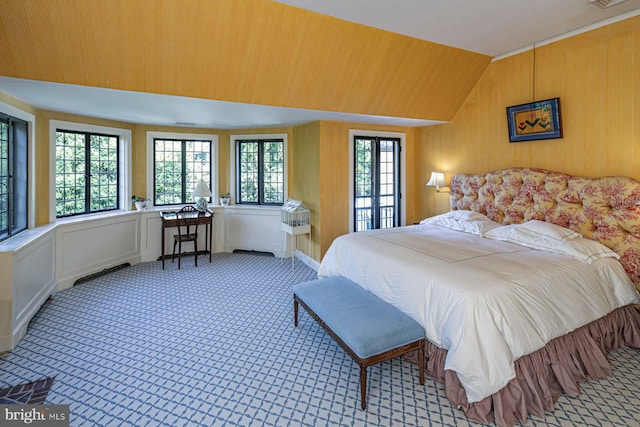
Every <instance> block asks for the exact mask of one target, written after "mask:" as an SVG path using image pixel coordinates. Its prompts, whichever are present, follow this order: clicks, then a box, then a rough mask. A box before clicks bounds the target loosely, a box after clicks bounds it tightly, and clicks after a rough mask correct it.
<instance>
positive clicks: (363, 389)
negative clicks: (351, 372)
mask: <svg viewBox="0 0 640 427" xmlns="http://www.w3.org/2000/svg"><path fill="white" fill-rule="evenodd" d="M360 406H362V409H365V408H366V407H367V367H366V366H360Z"/></svg>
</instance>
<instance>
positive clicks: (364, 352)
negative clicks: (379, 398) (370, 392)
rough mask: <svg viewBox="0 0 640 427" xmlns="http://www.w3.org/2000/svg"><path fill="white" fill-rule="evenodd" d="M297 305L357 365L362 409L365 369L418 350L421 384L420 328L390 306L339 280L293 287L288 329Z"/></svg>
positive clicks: (295, 320)
mask: <svg viewBox="0 0 640 427" xmlns="http://www.w3.org/2000/svg"><path fill="white" fill-rule="evenodd" d="M298 304H300V305H302V307H304V309H305V310H306V311H307V312H308V313H309V314H310V315H311V317H313V318H314V319H315V320H316V321H318V323H319V324H320V325H321V326H322V327H323V328H324V329H325V330H326V331H327V332H328V333H329V335H331V337H333V339H334V340H335V341H336V342H337V343H338V344H339V345H340V346H341V347H342V348H343V349H344V350H345V351H346V352H347V353H348V354H349V355H350V356H351V357H352V358H353V360H355V361H356V362H357V363H358V365H359V366H360V397H361V406H362V409H365V408H366V406H367V397H366V392H367V368H368V367H369V366H371V365H374V364H376V363H380V362H384V361H385V360H389V359H393V358H394V357H398V356H401V355H403V354H405V353H408V352H410V351H414V350H417V351H418V362H419V368H420V384H424V346H425V332H424V328H423V327H422V326H420V324H419V323H418V322H416V321H415V320H413V319H412V318H411V317H409V316H407V315H406V314H404V313H402V312H401V311H400V310H398V309H397V308H395V307H394V306H392V305H391V304H389V303H387V302H385V301H382V300H381V299H380V298H378V297H377V296H375V295H373V294H372V293H370V292H368V291H366V290H365V289H363V288H362V287H360V286H358V285H357V284H355V283H353V282H351V281H350V280H347V279H345V278H344V277H337V276H336V277H328V278H324V279H319V280H312V281H310V282H304V283H299V284H297V285H295V286H294V287H293V312H294V324H295V326H296V327H297V326H298Z"/></svg>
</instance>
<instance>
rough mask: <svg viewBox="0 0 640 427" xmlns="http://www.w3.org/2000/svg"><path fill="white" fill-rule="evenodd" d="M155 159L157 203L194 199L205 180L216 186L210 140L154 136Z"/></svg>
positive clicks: (154, 187)
mask: <svg viewBox="0 0 640 427" xmlns="http://www.w3.org/2000/svg"><path fill="white" fill-rule="evenodd" d="M153 159H154V163H153V189H154V190H153V203H154V205H179V204H186V203H190V202H192V201H193V197H192V193H193V190H194V188H195V186H196V184H197V183H198V182H200V180H201V179H203V180H204V181H205V182H206V183H207V186H208V187H209V189H211V188H212V185H211V172H212V168H211V164H212V161H211V159H212V143H211V141H210V140H195V139H174V138H171V139H169V138H154V139H153Z"/></svg>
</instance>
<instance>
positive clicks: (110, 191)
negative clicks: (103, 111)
mask: <svg viewBox="0 0 640 427" xmlns="http://www.w3.org/2000/svg"><path fill="white" fill-rule="evenodd" d="M119 148H120V141H119V138H118V137H117V136H114V135H101V134H95V133H89V132H75V131H68V130H58V131H57V132H56V216H58V217H63V216H68V215H79V214H87V213H91V212H101V211H106V210H114V209H118V199H119V193H118V191H119V187H120V186H119V185H118V179H119V161H120V160H119Z"/></svg>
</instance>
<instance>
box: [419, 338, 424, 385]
mask: <svg viewBox="0 0 640 427" xmlns="http://www.w3.org/2000/svg"><path fill="white" fill-rule="evenodd" d="M424 343H425V342H424V340H423V341H422V344H421V345H420V348H419V349H418V366H420V384H421V385H424Z"/></svg>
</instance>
